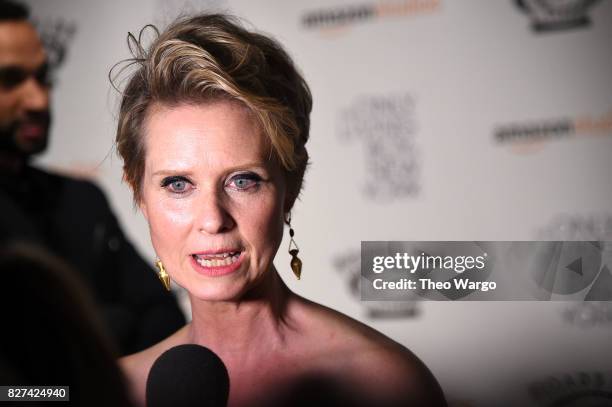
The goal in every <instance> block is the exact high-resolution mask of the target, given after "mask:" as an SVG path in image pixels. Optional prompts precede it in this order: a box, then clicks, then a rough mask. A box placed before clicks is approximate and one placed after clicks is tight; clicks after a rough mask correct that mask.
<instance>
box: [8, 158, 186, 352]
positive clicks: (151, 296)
mask: <svg viewBox="0 0 612 407" xmlns="http://www.w3.org/2000/svg"><path fill="white" fill-rule="evenodd" d="M2 241H4V242H5V243H6V242H11V241H26V242H31V243H35V244H37V245H41V246H43V247H45V248H47V249H48V250H49V251H51V252H52V253H54V254H56V255H57V256H58V257H60V258H61V259H63V260H64V261H66V262H67V263H68V264H70V265H71V266H72V267H73V269H74V270H76V271H77V272H78V273H79V274H80V276H81V278H82V279H83V280H84V281H85V283H86V284H88V285H89V286H90V288H91V291H92V293H93V296H94V301H95V302H96V303H97V304H98V306H99V309H100V311H101V313H102V317H103V319H104V320H105V321H106V322H107V324H108V328H109V330H110V333H111V336H112V337H113V338H114V340H115V342H116V345H117V347H118V348H119V351H120V353H121V354H122V355H124V354H129V353H133V352H135V351H139V350H142V349H144V348H146V347H148V346H150V345H152V344H154V343H156V342H158V341H160V340H162V339H163V338H165V337H167V336H169V335H170V334H172V333H173V332H174V331H176V330H177V329H178V328H180V327H181V326H183V324H184V323H185V319H184V316H183V314H182V313H181V311H180V310H179V308H178V305H177V303H176V300H175V298H174V296H173V295H171V294H170V293H168V292H166V291H165V290H164V289H163V287H162V285H161V283H160V282H159V280H158V279H157V276H156V275H155V273H154V271H153V270H152V269H151V268H150V267H149V266H148V265H147V264H146V263H145V262H144V261H143V260H142V258H141V257H140V256H139V255H138V254H137V253H136V251H135V250H134V247H133V246H132V245H131V244H130V242H128V240H127V239H126V238H125V236H124V234H123V233H122V231H121V229H120V227H119V224H118V222H117V219H116V218H115V215H114V214H113V212H112V211H111V209H110V207H109V205H108V202H107V200H106V198H105V196H104V194H103V193H102V191H101V190H100V189H99V188H98V187H96V186H95V185H94V184H92V183H91V182H87V181H82V180H76V179H73V178H68V177H64V176H60V175H56V174H51V173H48V172H45V171H42V170H39V169H35V168H33V167H26V168H25V170H24V171H23V172H22V173H21V174H19V175H18V176H16V175H4V174H2V175H0V242H2ZM6 289H11V290H19V287H10V288H5V290H6ZM16 306H18V304H16Z"/></svg>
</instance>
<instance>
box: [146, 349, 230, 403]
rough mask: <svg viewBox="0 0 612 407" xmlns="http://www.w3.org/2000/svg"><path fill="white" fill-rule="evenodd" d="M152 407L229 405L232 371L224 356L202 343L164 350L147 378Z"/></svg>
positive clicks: (148, 394) (149, 399)
mask: <svg viewBox="0 0 612 407" xmlns="http://www.w3.org/2000/svg"><path fill="white" fill-rule="evenodd" d="M146 391H147V406H148V407H170V406H172V407H176V406H181V407H191V406H199V407H202V406H224V407H225V406H226V405H227V400H228V396H229V375H228V373H227V369H226V367H225V365H224V364H223V362H222V361H221V359H220V358H219V357H218V356H217V355H216V354H215V353H214V352H213V351H211V350H210V349H207V348H205V347H203V346H200V345H194V344H187V345H179V346H175V347H173V348H170V349H168V350H167V351H165V352H164V353H162V354H161V355H160V356H159V357H158V358H157V360H156V361H155V363H153V366H152V367H151V371H150V372H149V377H148V378H147V390H146Z"/></svg>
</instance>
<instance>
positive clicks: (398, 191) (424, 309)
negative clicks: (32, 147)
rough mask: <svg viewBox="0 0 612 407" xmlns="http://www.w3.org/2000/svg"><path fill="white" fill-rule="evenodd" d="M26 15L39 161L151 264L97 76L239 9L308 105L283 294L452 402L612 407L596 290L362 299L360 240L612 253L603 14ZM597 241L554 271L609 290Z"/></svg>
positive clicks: (282, 4)
mask: <svg viewBox="0 0 612 407" xmlns="http://www.w3.org/2000/svg"><path fill="white" fill-rule="evenodd" d="M29 3H30V4H31V6H32V9H33V14H34V15H35V17H36V19H37V24H38V26H39V28H40V30H41V32H42V35H43V36H44V38H45V42H46V44H47V46H48V49H49V53H50V56H51V59H52V62H53V64H54V65H55V68H56V71H55V78H56V85H55V87H54V90H53V119H54V121H53V128H52V135H51V146H50V149H49V151H48V152H47V153H46V154H45V155H44V156H43V157H41V158H40V159H39V163H40V165H44V166H46V167H49V168H54V169H56V170H59V171H64V172H69V173H72V174H75V175H78V176H84V177H89V178H93V179H94V180H96V181H97V182H98V183H99V184H100V185H101V186H102V187H103V188H104V189H105V191H106V192H107V193H108V195H109V198H110V200H111V202H112V205H113V207H114V208H115V210H116V211H117V213H118V215H119V217H120V219H121V221H122V224H123V226H124V229H125V230H126V232H127V234H128V235H129V236H130V237H131V238H132V240H133V241H134V243H135V244H136V245H137V246H138V247H139V248H140V251H141V253H142V254H143V256H145V257H148V258H150V259H151V260H153V258H154V254H153V251H152V249H151V246H150V243H149V238H148V230H147V226H146V224H145V221H144V219H143V218H142V216H141V215H140V214H139V213H138V212H137V211H135V210H134V208H133V204H132V200H131V194H130V192H129V190H128V189H127V187H126V186H125V185H123V184H122V183H121V163H120V160H119V159H118V158H117V156H116V155H115V152H114V150H113V137H114V129H115V124H116V122H115V120H116V115H117V104H118V95H117V94H116V92H115V91H114V90H113V89H112V87H111V86H110V83H109V80H108V74H109V70H110V68H111V67H112V66H113V64H115V63H116V62H118V61H120V60H122V59H125V58H128V57H129V53H128V49H127V45H126V37H127V33H128V31H131V32H138V30H139V29H140V28H141V27H142V26H144V25H145V24H149V23H153V24H156V25H158V26H160V27H163V26H165V25H166V24H167V23H169V22H170V21H172V19H173V18H174V17H175V16H177V15H178V14H179V13H183V14H184V13H187V14H188V13H192V12H196V11H201V10H209V11H223V12H229V13H232V14H236V15H238V16H240V17H242V18H244V19H245V20H246V21H247V22H248V24H249V25H251V26H253V27H256V28H257V29H259V30H261V31H263V32H265V33H268V34H271V35H272V36H274V37H276V38H277V39H278V40H279V41H280V42H282V43H283V44H284V45H285V47H286V48H287V50H288V51H289V53H290V54H291V55H292V56H293V57H294V59H295V61H296V63H297V65H298V66H299V67H300V68H301V70H302V72H303V73H304V76H305V78H306V80H307V81H308V83H309V84H310V86H311V88H312V92H313V96H314V111H313V114H312V131H311V138H310V141H309V144H308V149H309V152H310V155H311V158H312V163H311V166H310V167H309V170H308V172H307V174H306V180H305V188H304V191H303V194H302V197H301V199H300V200H299V201H298V203H297V205H296V207H295V210H294V213H293V217H292V219H293V226H294V229H295V230H296V240H297V241H298V244H299V246H300V249H301V251H300V256H301V258H302V260H303V262H304V267H303V274H302V279H301V280H300V281H296V280H295V279H293V276H292V273H291V270H290V268H289V260H290V257H289V255H288V254H286V253H285V252H284V251H281V253H280V254H279V256H278V258H277V259H276V265H277V268H278V269H279V270H280V271H281V273H282V274H283V278H284V279H285V280H286V281H287V284H288V285H289V286H290V287H291V289H293V290H294V291H296V292H297V293H299V294H301V295H303V296H305V297H308V298H311V299H313V300H315V301H318V302H321V303H323V304H326V305H329V306H331V307H333V308H335V309H338V310H340V311H342V312H344V313H346V314H348V315H350V316H352V317H354V318H356V319H359V320H361V321H363V322H365V323H367V324H369V325H371V326H373V327H375V328H376V329H378V330H380V331H382V332H384V333H385V334H387V335H389V336H391V337H392V338H394V339H395V340H397V341H398V342H401V343H402V344H404V345H405V346H407V347H408V348H410V349H411V350H413V351H414V352H415V353H416V354H417V355H418V356H419V357H420V358H421V359H423V360H424V361H425V363H426V364H427V365H428V366H429V367H430V368H431V370H432V371H433V372H434V374H435V375H436V376H437V378H438V379H439V381H440V382H441V384H442V386H443V388H444V391H445V393H446V394H447V397H448V398H449V400H450V401H451V402H452V403H453V404H454V405H457V406H459V405H461V406H492V405H495V406H502V405H509V406H529V405H533V406H549V405H553V404H554V405H556V406H578V405H580V406H584V405H592V406H603V405H609V403H610V397H612V396H611V394H612V373H611V372H612V363H611V361H612V350H611V348H610V343H611V341H610V338H612V302H610V300H612V294H611V293H610V290H609V289H608V290H607V291H606V289H605V287H604V288H602V289H599V290H598V291H597V296H596V297H589V298H596V299H598V300H606V296H608V297H607V300H608V301H607V302H606V301H589V302H586V301H540V302H535V301H477V300H476V301H404V299H405V298H399V299H397V298H396V300H393V298H392V299H391V300H389V299H386V298H379V297H376V298H370V299H371V301H365V300H362V292H361V291H360V285H361V284H362V283H363V281H362V276H361V269H362V265H361V244H362V241H364V242H368V241H369V242H381V241H383V242H388V241H400V242H407V241H421V242H423V241H425V242H435V241H466V242H467V243H474V244H477V243H478V242H486V241H532V240H533V241H567V240H570V241H571V240H580V241H593V242H601V241H610V240H612V154H611V153H612V45H611V44H612V2H611V1H596V0H573V1H555V0H496V1H489V0H471V1H455V0H452V1H451V0H359V1H353V0H313V1H308V2H297V1H282V0H258V1H251V0H235V1H230V0H227V1H222V0H218V1H215V0H208V1H206V0H200V1H197V0H192V1H172V2H169V1H163V0H139V1H129V2H124V1H119V0H112V1H111V0H109V1H104V2H95V1H77V0H46V1H43V0H38V1H35V0H30V1H29ZM467 243H466V244H467ZM287 244H288V241H285V242H283V245H284V246H283V247H285V246H286V245H287ZM549 246H550V245H546V244H543V247H545V248H546V247H549ZM595 246H596V247H597V250H600V252H601V256H600V257H599V258H598V259H599V260H598V261H599V262H598V263H597V270H594V269H593V270H592V271H591V272H588V273H587V272H583V268H582V267H586V265H583V264H582V263H580V265H579V264H578V263H576V259H569V258H568V259H567V264H565V263H563V264H561V265H559V264H557V263H555V264H557V266H555V267H561V268H567V267H569V270H570V271H571V272H572V273H574V274H572V275H573V277H572V278H573V279H575V280H576V281H578V280H580V283H579V284H584V287H589V288H592V287H595V286H596V284H598V283H597V281H608V282H609V281H610V269H612V263H611V261H610V257H611V256H610V252H609V249H608V248H609V246H606V245H603V246H597V244H596V245H595ZM479 247H480V246H479ZM519 247H520V245H519ZM532 249H533V247H531V246H530V249H529V250H532ZM587 249H588V250H591V249H593V247H591V246H588V247H587ZM466 250H467V249H466ZM529 250H528V252H529V253H530V255H533V256H536V257H537V256H542V255H546V253H544V254H542V253H541V252H537V251H536V252H534V253H535V254H533V253H532V252H531V251H529ZM533 250H535V249H533ZM585 250H586V249H585ZM593 250H594V249H593ZM481 251H482V250H481ZM468 252H469V250H468ZM479 253H480V252H479ZM538 253H540V254H538ZM394 254H395V252H393V253H390V254H389V255H390V256H393V255H394ZM383 255H385V254H384V253H383ZM477 255H478V253H476V254H475V256H477ZM416 256H419V253H417V254H416ZM370 261H374V260H372V258H371V259H370ZM584 261H585V262H586V261H587V260H584ZM372 264H373V263H372ZM372 264H370V266H369V267H370V270H372ZM381 264H382V263H381ZM585 264H586V263H585ZM589 264H590V263H589ZM585 270H586V269H585ZM578 271H580V272H578ZM533 273H535V274H536V275H538V270H535V271H533ZM541 274H542V275H544V276H546V271H541ZM506 277H507V275H506ZM543 278H544V277H543ZM586 280H588V281H586ZM367 281H374V279H370V280H367ZM483 281H484V280H483ZM572 281H573V280H572ZM550 287H553V286H550ZM540 288H541V287H540ZM600 288H601V287H600ZM550 289H551V290H552V288H550ZM408 297H410V295H408ZM483 298H484V297H483ZM584 298H586V294H585V295H582V296H581V297H580V299H584ZM434 299H435V298H434ZM446 299H448V298H446ZM506 299H511V298H506ZM521 299H523V300H524V298H521ZM589 403H591V404H589ZM606 403H608V404H606Z"/></svg>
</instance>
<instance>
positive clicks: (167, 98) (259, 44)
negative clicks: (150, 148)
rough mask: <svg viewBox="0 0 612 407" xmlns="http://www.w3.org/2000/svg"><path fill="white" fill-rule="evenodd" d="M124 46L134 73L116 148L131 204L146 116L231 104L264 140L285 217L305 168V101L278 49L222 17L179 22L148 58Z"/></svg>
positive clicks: (137, 186)
mask: <svg viewBox="0 0 612 407" xmlns="http://www.w3.org/2000/svg"><path fill="white" fill-rule="evenodd" d="M145 28H146V27H145ZM143 30H144V29H143ZM141 34H142V31H141ZM128 42H129V43H130V45H131V46H130V48H131V49H132V52H133V53H134V58H133V59H132V60H130V61H131V62H132V63H134V64H136V68H137V69H136V71H135V72H134V73H133V74H132V76H131V77H130V79H129V82H128V84H127V86H126V87H125V89H124V90H123V92H122V100H121V107H120V111H119V120H118V126H117V135H116V144H117V150H118V152H119V155H120V156H121V158H122V159H123V174H124V179H125V180H126V181H127V182H128V184H129V185H130V186H131V188H132V191H133V193H134V200H135V201H136V202H137V203H139V202H140V201H141V199H142V195H141V189H142V185H141V181H142V178H143V175H144V161H145V145H144V134H143V132H144V128H145V121H146V118H147V113H148V111H149V108H150V107H151V106H152V105H153V104H156V103H159V104H162V105H169V106H174V105H177V104H180V103H202V102H207V101H211V100H212V101H214V100H217V99H230V100H234V101H238V102H240V103H242V104H243V105H244V106H246V107H247V108H248V109H249V110H250V111H251V112H252V114H253V115H254V117H255V118H256V120H257V122H258V124H259V125H260V127H261V129H262V131H263V133H264V135H265V136H266V137H267V139H268V140H269V142H270V146H271V148H272V152H273V154H274V155H275V158H276V159H278V161H279V162H280V164H281V166H282V168H283V170H284V172H285V176H286V179H287V193H288V198H289V200H288V202H289V207H288V208H286V210H290V209H291V206H292V205H293V203H294V201H295V199H296V198H297V196H298V195H299V192H300V190H301V187H302V181H303V177H304V172H305V170H306V165H307V163H308V152H307V151H306V147H305V144H306V141H307V140H308V133H309V129H310V111H311V109H312V96H311V93H310V89H309V88H308V85H307V84H306V82H305V81H304V79H303V77H302V75H300V73H299V72H298V71H297V69H296V67H295V66H294V64H293V61H292V60H291V58H290V57H289V55H287V53H286V52H285V51H284V50H283V48H282V47H281V45H280V44H279V43H278V42H276V41H275V40H273V39H271V38H270V37H267V36H265V35H262V34H259V33H256V32H252V31H248V30H246V29H245V28H244V27H243V26H242V25H241V24H240V23H239V22H238V21H237V20H236V19H235V18H234V17H230V16H227V15H222V14H202V15H198V16H195V17H190V18H183V19H180V20H178V21H176V22H175V23H173V24H172V25H170V27H168V28H167V29H166V30H165V31H164V32H163V33H161V34H158V36H157V38H156V39H155V40H154V41H153V42H152V44H151V46H150V47H149V49H148V50H145V49H144V48H143V47H142V45H141V41H140V40H136V38H135V37H134V36H133V35H129V36H128ZM111 72H112V71H111Z"/></svg>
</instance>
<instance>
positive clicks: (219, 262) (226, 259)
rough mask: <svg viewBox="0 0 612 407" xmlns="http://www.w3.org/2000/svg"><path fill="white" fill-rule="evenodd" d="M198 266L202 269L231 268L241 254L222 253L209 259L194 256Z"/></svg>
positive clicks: (208, 257)
mask: <svg viewBox="0 0 612 407" xmlns="http://www.w3.org/2000/svg"><path fill="white" fill-rule="evenodd" d="M194 257H195V259H196V261H197V262H198V264H199V265H200V266H202V267H221V266H229V265H230V264H232V263H234V262H235V261H237V260H238V258H239V257H240V252H235V253H234V255H231V253H220V254H215V255H210V256H208V255H207V258H203V257H200V256H198V255H196V256H194Z"/></svg>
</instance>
